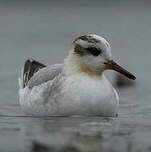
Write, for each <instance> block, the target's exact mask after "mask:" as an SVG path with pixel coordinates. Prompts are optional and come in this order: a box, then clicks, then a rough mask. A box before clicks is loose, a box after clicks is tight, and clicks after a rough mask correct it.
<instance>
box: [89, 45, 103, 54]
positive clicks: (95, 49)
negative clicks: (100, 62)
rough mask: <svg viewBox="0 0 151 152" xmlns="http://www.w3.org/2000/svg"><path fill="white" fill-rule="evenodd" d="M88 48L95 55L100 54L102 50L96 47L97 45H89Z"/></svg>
mask: <svg viewBox="0 0 151 152" xmlns="http://www.w3.org/2000/svg"><path fill="white" fill-rule="evenodd" d="M87 50H88V52H89V53H90V54H92V55H93V56H98V55H99V54H100V53H101V52H102V50H100V49H97V48H95V47H89V48H87Z"/></svg>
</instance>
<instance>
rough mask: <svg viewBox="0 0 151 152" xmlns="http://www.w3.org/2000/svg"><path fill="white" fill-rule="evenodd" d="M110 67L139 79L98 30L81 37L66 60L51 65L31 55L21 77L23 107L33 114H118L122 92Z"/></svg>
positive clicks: (74, 42) (113, 115)
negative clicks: (108, 74)
mask: <svg viewBox="0 0 151 152" xmlns="http://www.w3.org/2000/svg"><path fill="white" fill-rule="evenodd" d="M106 70H115V71H117V72H119V73H121V74H123V75H125V76H126V77H128V78H129V79H132V80H135V79H136V77H135V76H134V75H133V74H131V73H130V72H128V71H127V70H125V69H124V68H122V67H121V66H120V65H119V64H117V63H116V62H115V61H114V60H113V58H112V54H111V46H110V44H109V42H107V40H106V39H105V38H103V37H101V36H98V35H96V34H87V35H82V36H79V37H77V38H76V39H75V40H74V41H73V43H72V46H71V49H70V50H69V53H68V55H67V57H66V58H65V59H64V62H63V63H60V64H54V65H48V66H47V65H45V64H42V63H40V62H38V61H36V60H33V59H27V60H26V61H25V64H24V67H23V68H22V70H21V76H20V77H19V102H20V106H21V109H22V111H23V112H24V113H25V114H26V115H29V116H76V115H77V116H79V115H82V116H102V117H116V116H117V115H118V109H119V95H118V93H117V91H116V90H115V88H114V87H113V86H112V84H111V83H110V82H109V80H108V79H107V78H106V76H105V75H104V71H106Z"/></svg>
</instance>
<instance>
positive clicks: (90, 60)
mask: <svg viewBox="0 0 151 152" xmlns="http://www.w3.org/2000/svg"><path fill="white" fill-rule="evenodd" d="M68 58H70V59H71V60H70V63H72V62H74V64H75V63H76V64H78V66H79V69H80V70H81V71H83V72H86V73H88V74H90V75H101V74H102V72H103V71H105V70H108V69H111V70H115V71H117V72H120V73H121V74H124V75H125V76H127V77H128V78H130V79H135V76H133V75H132V74H131V73H129V72H128V71H126V70H125V69H124V68H122V67H121V66H119V65H118V64H117V63H116V62H114V61H113V59H112V55H111V47H110V44H109V43H108V42H107V41H106V40H105V39H104V38H103V37H101V36H98V35H94V34H88V35H84V36H80V37H78V38H76V39H75V40H74V42H73V49H72V51H71V52H70V55H69V57H68ZM75 59H76V60H75ZM75 61H76V62H75Z"/></svg>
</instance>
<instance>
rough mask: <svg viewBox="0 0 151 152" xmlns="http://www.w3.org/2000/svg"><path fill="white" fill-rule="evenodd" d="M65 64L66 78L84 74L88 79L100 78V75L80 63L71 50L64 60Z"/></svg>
mask: <svg viewBox="0 0 151 152" xmlns="http://www.w3.org/2000/svg"><path fill="white" fill-rule="evenodd" d="M64 63H65V69H64V71H65V74H66V75H67V76H71V75H76V74H86V75H87V76H89V77H96V78H100V76H101V75H102V73H101V74H97V73H96V72H94V71H93V70H92V69H90V68H89V67H88V66H87V65H86V64H84V63H83V62H81V59H80V57H79V56H78V55H77V54H76V53H75V52H74V51H73V50H71V51H70V52H69V54H68V56H67V57H66V58H65V60H64Z"/></svg>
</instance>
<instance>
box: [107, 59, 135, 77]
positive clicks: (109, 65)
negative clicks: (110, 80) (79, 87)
mask: <svg viewBox="0 0 151 152" xmlns="http://www.w3.org/2000/svg"><path fill="white" fill-rule="evenodd" d="M105 65H106V68H107V69H110V70H115V71H117V72H119V73H121V74H123V75H125V76H126V77H128V78H129V79H132V80H135V79H136V77H135V76H134V75H133V74H131V73H130V72H128V71H127V70H125V69H124V68H122V67H121V66H120V65H118V64H117V63H116V62H114V61H113V60H109V61H108V62H107V63H105Z"/></svg>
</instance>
